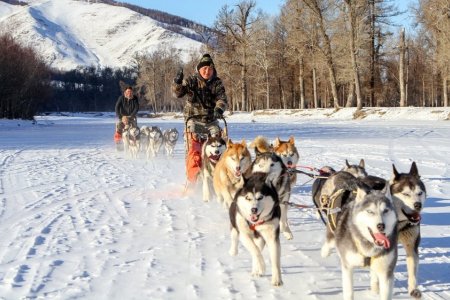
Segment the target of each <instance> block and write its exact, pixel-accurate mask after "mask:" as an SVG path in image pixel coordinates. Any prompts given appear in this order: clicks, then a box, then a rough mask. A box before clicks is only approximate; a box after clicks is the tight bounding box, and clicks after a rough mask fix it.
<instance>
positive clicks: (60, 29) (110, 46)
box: [0, 0, 202, 70]
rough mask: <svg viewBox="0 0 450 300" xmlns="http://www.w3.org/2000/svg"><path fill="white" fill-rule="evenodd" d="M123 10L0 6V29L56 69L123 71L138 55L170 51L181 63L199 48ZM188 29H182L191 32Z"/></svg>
mask: <svg viewBox="0 0 450 300" xmlns="http://www.w3.org/2000/svg"><path fill="white" fill-rule="evenodd" d="M163 25H164V24H162V23H160V22H158V21H155V20H154V19H152V18H149V17H147V16H144V15H142V14H139V13H137V12H135V11H132V10H130V9H128V8H125V7H120V6H113V5H108V4H103V3H89V2H85V1H73V0H36V1H28V5H10V4H7V3H6V2H4V1H2V2H0V28H2V29H3V31H4V30H5V29H6V31H7V32H10V33H11V34H12V35H13V36H14V37H15V38H17V39H18V40H19V41H20V42H21V43H23V44H25V45H27V46H31V47H33V48H35V49H36V50H37V51H38V53H39V54H40V55H42V57H43V58H44V60H45V61H46V62H47V63H48V64H49V65H50V66H52V67H54V68H57V69H66V70H67V69H73V68H76V67H77V66H86V65H95V66H98V65H100V66H110V67H122V66H126V65H127V64H130V63H131V62H132V61H133V55H134V54H136V53H146V52H153V51H155V50H157V49H160V48H170V49H171V48H174V50H172V51H177V52H179V53H180V57H181V59H187V57H188V56H189V54H190V53H191V52H192V51H194V52H196V51H198V50H199V48H200V47H201V46H202V43H200V42H198V41H195V40H193V39H190V38H187V37H186V36H184V35H181V34H179V33H175V32H173V31H170V30H168V29H165V28H164V27H167V26H163ZM190 30H191V29H187V28H186V29H185V31H187V32H189V31H190Z"/></svg>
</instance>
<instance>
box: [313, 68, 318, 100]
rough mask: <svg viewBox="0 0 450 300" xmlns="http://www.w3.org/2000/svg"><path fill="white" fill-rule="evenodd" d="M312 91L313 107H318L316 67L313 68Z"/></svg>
mask: <svg viewBox="0 0 450 300" xmlns="http://www.w3.org/2000/svg"><path fill="white" fill-rule="evenodd" d="M313 92H314V108H318V107H319V105H318V103H317V78H316V68H313Z"/></svg>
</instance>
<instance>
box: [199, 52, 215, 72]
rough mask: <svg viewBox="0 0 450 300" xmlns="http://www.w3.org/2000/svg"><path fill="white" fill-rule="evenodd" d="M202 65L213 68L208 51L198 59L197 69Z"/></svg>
mask: <svg viewBox="0 0 450 300" xmlns="http://www.w3.org/2000/svg"><path fill="white" fill-rule="evenodd" d="M204 66H210V67H213V68H214V63H213V60H212V58H211V55H209V54H208V53H206V54H203V56H202V59H200V62H199V63H198V65H197V71H198V70H200V69H201V68H202V67H204Z"/></svg>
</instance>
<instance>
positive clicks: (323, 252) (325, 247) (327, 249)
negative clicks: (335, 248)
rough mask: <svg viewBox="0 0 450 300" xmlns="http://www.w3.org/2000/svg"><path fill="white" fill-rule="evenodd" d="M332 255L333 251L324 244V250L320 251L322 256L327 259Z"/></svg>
mask: <svg viewBox="0 0 450 300" xmlns="http://www.w3.org/2000/svg"><path fill="white" fill-rule="evenodd" d="M330 254H331V249H330V247H328V245H327V244H324V245H323V246H322V249H320V255H321V256H322V257H323V258H325V257H328V256H330Z"/></svg>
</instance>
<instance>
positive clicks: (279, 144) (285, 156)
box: [273, 136, 300, 187]
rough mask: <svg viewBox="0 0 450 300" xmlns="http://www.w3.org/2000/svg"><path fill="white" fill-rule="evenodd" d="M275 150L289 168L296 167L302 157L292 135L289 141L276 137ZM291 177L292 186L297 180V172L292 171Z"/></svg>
mask: <svg viewBox="0 0 450 300" xmlns="http://www.w3.org/2000/svg"><path fill="white" fill-rule="evenodd" d="M273 151H274V152H275V153H276V154H277V155H278V156H280V157H281V159H282V160H283V163H284V164H285V166H286V167H288V168H295V167H296V165H297V164H298V161H299V159H300V155H299V154H298V150H297V147H296V146H295V140H294V137H293V136H291V137H290V138H289V140H288V141H282V140H280V138H278V137H277V138H276V139H275V141H274V143H273ZM289 178H290V182H291V187H294V185H295V183H296V182H297V173H295V172H290V173H289Z"/></svg>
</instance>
